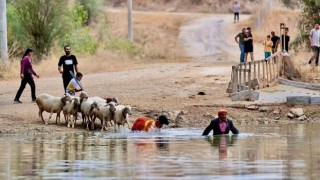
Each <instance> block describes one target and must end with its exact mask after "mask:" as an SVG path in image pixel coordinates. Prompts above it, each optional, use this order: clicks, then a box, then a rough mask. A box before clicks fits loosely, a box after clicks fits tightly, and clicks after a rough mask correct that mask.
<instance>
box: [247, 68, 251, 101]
mask: <svg viewBox="0 0 320 180" xmlns="http://www.w3.org/2000/svg"><path fill="white" fill-rule="evenodd" d="M248 86H249V101H251V62H249V72H248Z"/></svg>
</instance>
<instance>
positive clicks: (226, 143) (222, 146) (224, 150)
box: [207, 135, 238, 160]
mask: <svg viewBox="0 0 320 180" xmlns="http://www.w3.org/2000/svg"><path fill="white" fill-rule="evenodd" d="M237 139H238V135H231V136H229V135H217V136H209V137H207V141H208V142H209V143H210V144H211V145H212V146H213V147H218V149H219V158H220V160H225V159H227V157H228V147H231V146H233V145H234V144H235V143H236V142H237Z"/></svg>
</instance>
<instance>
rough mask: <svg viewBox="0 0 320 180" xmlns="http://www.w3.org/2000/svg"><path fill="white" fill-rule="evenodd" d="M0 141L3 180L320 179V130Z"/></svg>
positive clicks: (91, 135) (11, 138)
mask: <svg viewBox="0 0 320 180" xmlns="http://www.w3.org/2000/svg"><path fill="white" fill-rule="evenodd" d="M238 129H239V130H241V134H239V135H238V136H231V135H230V136H217V137H212V136H210V137H202V136H200V135H201V133H202V129H163V130H162V131H161V132H157V133H130V132H122V133H101V132H91V133H79V134H68V135H60V136H57V135H56V136H52V135H51V136H49V135H46V136H41V135H37V136H24V137H21V136H12V135H1V136H0V152H1V153H0V179H161V180H162V179H246V180H247V179H319V177H320V137H319V133H318V132H319V129H320V125H297V124H294V125H277V126H266V125H263V126H251V125H250V126H248V127H242V126H238Z"/></svg>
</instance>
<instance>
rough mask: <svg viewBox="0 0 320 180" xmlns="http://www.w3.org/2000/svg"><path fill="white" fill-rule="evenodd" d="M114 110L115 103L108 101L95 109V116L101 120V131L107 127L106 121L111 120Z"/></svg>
mask: <svg viewBox="0 0 320 180" xmlns="http://www.w3.org/2000/svg"><path fill="white" fill-rule="evenodd" d="M115 111H116V105H115V103H114V102H110V103H108V105H105V106H100V107H99V110H98V111H97V117H98V118H99V119H100V121H101V131H103V130H104V129H105V130H106V129H107V125H108V123H111V120H113V117H114V112H115ZM94 120H95V118H94ZM94 120H93V122H94Z"/></svg>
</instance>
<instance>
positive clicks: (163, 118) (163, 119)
mask: <svg viewBox="0 0 320 180" xmlns="http://www.w3.org/2000/svg"><path fill="white" fill-rule="evenodd" d="M158 120H159V121H160V123H161V124H165V125H169V118H168V117H167V116H166V115H160V116H159V117H158Z"/></svg>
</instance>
